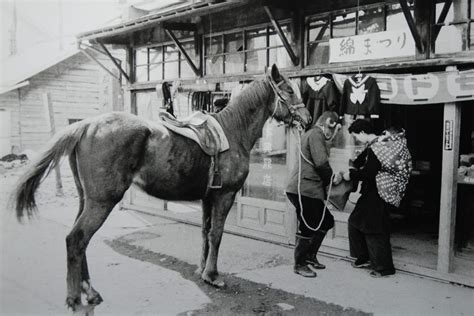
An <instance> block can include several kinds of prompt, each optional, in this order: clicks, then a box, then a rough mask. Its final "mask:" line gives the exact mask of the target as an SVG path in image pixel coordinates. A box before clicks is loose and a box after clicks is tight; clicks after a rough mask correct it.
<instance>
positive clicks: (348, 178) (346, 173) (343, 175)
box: [342, 170, 351, 181]
mask: <svg viewBox="0 0 474 316" xmlns="http://www.w3.org/2000/svg"><path fill="white" fill-rule="evenodd" d="M342 178H343V179H344V180H346V181H349V180H350V179H351V173H350V172H349V170H347V171H345V172H344V173H343V174H342Z"/></svg>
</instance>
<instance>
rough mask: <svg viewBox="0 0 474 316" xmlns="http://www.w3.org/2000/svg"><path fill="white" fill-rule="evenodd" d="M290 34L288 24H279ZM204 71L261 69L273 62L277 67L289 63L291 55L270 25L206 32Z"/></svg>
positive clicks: (236, 72) (210, 73)
mask: <svg viewBox="0 0 474 316" xmlns="http://www.w3.org/2000/svg"><path fill="white" fill-rule="evenodd" d="M282 31H283V33H284V34H285V36H287V37H289V35H290V27H289V25H288V24H283V25H282ZM204 61H205V65H206V71H205V73H206V75H211V76H212V75H223V74H238V73H244V72H260V71H261V70H262V69H264V67H266V66H268V65H271V64H273V63H276V64H278V65H279V66H280V68H286V67H292V66H293V65H292V63H291V59H290V58H289V56H288V53H287V52H286V49H285V48H284V46H283V43H282V42H281V40H280V37H279V36H278V34H277V33H276V32H275V30H274V29H273V28H272V27H260V28H250V29H246V30H244V31H239V32H228V33H224V34H220V35H213V36H208V37H206V38H205V39H204Z"/></svg>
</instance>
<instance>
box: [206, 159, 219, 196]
mask: <svg viewBox="0 0 474 316" xmlns="http://www.w3.org/2000/svg"><path fill="white" fill-rule="evenodd" d="M207 188H208V189H220V188H222V177H221V174H220V172H219V154H216V155H214V156H211V166H210V167H209V181H208V183H207Z"/></svg>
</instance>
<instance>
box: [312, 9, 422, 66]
mask: <svg viewBox="0 0 474 316" xmlns="http://www.w3.org/2000/svg"><path fill="white" fill-rule="evenodd" d="M410 9H411V10H413V5H412V6H411V7H410ZM356 13H357V9H355V8H354V9H352V10H349V11H344V12H340V11H339V12H334V13H329V14H328V13H326V14H324V15H321V16H314V17H310V18H309V19H308V21H307V23H306V29H307V31H306V56H307V57H306V65H322V64H327V63H328V62H329V39H331V38H338V37H347V36H353V35H362V34H368V33H376V32H383V31H386V30H387V31H390V30H400V29H403V30H406V31H407V32H406V34H408V36H410V37H411V40H413V37H412V36H411V33H410V31H409V28H408V24H407V22H406V20H405V16H404V15H403V12H402V9H401V7H400V5H399V4H390V5H384V4H379V5H369V6H364V7H362V8H361V9H359V11H358V14H356Z"/></svg>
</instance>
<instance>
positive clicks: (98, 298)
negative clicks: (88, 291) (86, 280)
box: [87, 293, 104, 305]
mask: <svg viewBox="0 0 474 316" xmlns="http://www.w3.org/2000/svg"><path fill="white" fill-rule="evenodd" d="M103 301H104V300H103V299H102V296H100V294H99V293H97V294H96V295H95V296H94V297H91V298H88V299H87V304H89V305H99V304H100V303H102V302H103Z"/></svg>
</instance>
